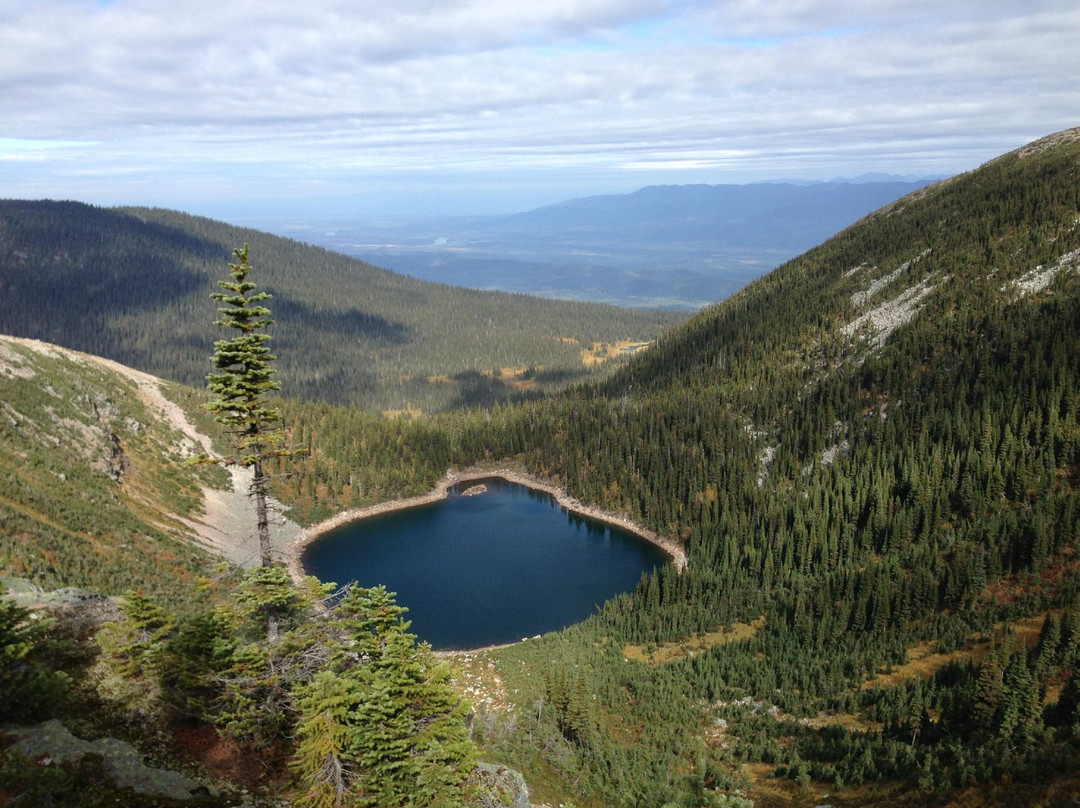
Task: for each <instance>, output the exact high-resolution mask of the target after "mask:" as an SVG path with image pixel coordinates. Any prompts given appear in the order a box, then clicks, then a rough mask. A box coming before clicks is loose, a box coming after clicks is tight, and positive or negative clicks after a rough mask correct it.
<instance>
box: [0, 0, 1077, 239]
mask: <svg viewBox="0 0 1080 808" xmlns="http://www.w3.org/2000/svg"><path fill="white" fill-rule="evenodd" d="M1076 125H1080V2H1077V0H730V1H729V0H711V1H710V2H697V1H696V0H471V1H470V0H378V2H376V1H375V0H303V2H300V0H182V2H178V1H172V2H170V1H168V0H0V197H8V198H11V197H16V198H60V199H79V200H83V201H88V202H94V203H98V204H126V203H133V204H153V205H160V206H163V207H172V208H179V209H182V210H188V211H191V212H196V213H207V214H210V215H216V216H219V217H221V218H230V219H232V220H237V219H241V218H243V216H244V215H245V214H247V213H252V212H255V213H260V214H263V213H266V212H268V211H270V210H274V209H279V208H280V209H281V210H282V211H287V212H289V213H290V214H291V213H292V212H294V211H301V210H305V209H306V210H310V211H323V210H330V209H336V210H340V211H341V212H343V213H346V214H358V215H373V214H377V213H380V212H385V213H404V212H410V211H411V212H416V213H424V214H426V213H433V212H459V213H473V212H502V211H506V212H511V211H517V210H524V209H528V208H531V207H535V206H537V205H540V204H546V203H550V202H554V201H558V200H562V199H568V198H572V197H579V196H586V195H590V194H594V193H621V192H629V191H632V190H635V189H637V188H639V187H641V186H644V185H653V184H661V183H679V184H682V183H742V182H752V181H756V180H763V179H776V178H795V177H797V178H809V179H829V178H832V177H836V176H854V175H858V174H861V173H863V172H869V171H879V172H890V173H895V174H906V175H919V176H928V175H945V174H953V173H957V172H959V171H964V170H968V169H971V168H975V167H976V166H978V165H979V164H981V163H983V162H985V161H986V160H987V159H990V158H991V157H994V156H996V155H998V154H1000V153H1002V152H1004V151H1008V150H1010V149H1013V148H1016V147H1018V146H1020V145H1022V144H1023V143H1026V142H1028V141H1030V140H1033V139H1035V138H1037V137H1040V136H1042V135H1044V134H1049V133H1050V132H1054V131H1058V130H1061V129H1065V128H1069V127H1072V126H1076Z"/></svg>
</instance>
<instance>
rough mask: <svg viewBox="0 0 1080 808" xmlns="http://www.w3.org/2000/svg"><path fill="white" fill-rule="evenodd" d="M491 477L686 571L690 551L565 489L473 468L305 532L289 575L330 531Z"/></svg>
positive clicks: (299, 574) (297, 572) (296, 575)
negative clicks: (645, 545)
mask: <svg viewBox="0 0 1080 808" xmlns="http://www.w3.org/2000/svg"><path fill="white" fill-rule="evenodd" d="M489 477H497V478H499V479H501V480H506V481H507V482H510V483H515V484H517V485H522V486H524V487H526V488H531V489H533V490H534V491H541V492H543V493H545V494H550V495H551V496H553V497H554V498H555V501H556V502H558V503H559V505H560V506H562V507H563V508H566V510H568V511H569V512H570V513H574V514H578V515H579V516H586V517H588V518H590V519H595V520H597V521H598V522H604V523H606V524H609V525H614V526H615V527H619V528H622V529H623V530H626V531H629V532H630V533H633V534H634V535H635V536H639V537H641V538H642V539H645V540H646V541H648V542H650V543H652V544H655V545H656V546H657V547H659V548H660V549H661V550H663V551H664V552H665V553H667V554H668V555H669V556H670V557H671V562H672V563H673V564H674V565H675V569H676V570H677V571H678V572H682V571H683V570H684V569H686V562H687V559H686V551H685V550H684V549H683V548H682V546H681V545H680V544H679V543H678V542H676V541H675V540H674V539H671V538H667V537H665V536H661V535H660V534H659V533H656V532H654V531H652V530H648V529H646V528H644V527H642V526H641V525H639V524H637V523H636V522H634V521H632V520H631V519H629V518H628V517H626V516H624V515H623V514H618V513H611V512H610V511H605V510H602V509H600V508H596V507H594V506H592V505H586V504H585V503H583V502H581V501H579V500H577V499H574V498H573V497H571V496H570V495H569V494H568V493H567V492H566V491H565V490H564V489H562V488H556V487H555V486H553V485H550V484H548V483H546V482H544V481H542V480H538V479H536V478H535V477H530V476H529V475H527V474H522V473H521V472H518V471H513V470H511V469H506V468H498V469H480V468H473V469H465V470H463V471H456V472H455V471H450V472H447V474H446V476H445V477H443V478H442V479H441V480H439V482H438V483H437V484H436V485H435V488H433V489H432V490H431V491H430V492H428V493H427V494H421V495H420V496H417V497H409V498H407V499H395V500H389V501H387V502H380V503H378V504H376V505H369V506H367V507H365V508H351V509H350V510H347V511H342V512H341V513H339V514H337V515H335V516H332V517H330V518H329V519H326V520H324V521H322V522H320V523H319V524H317V525H312V526H311V527H308V528H305V529H304V530H302V531H300V533H299V534H298V535H297V536H296V538H294V539H293V540H292V541H291V542H290V543H289V545H288V547H287V548H286V551H285V560H286V563H287V564H288V567H289V574H290V575H292V577H293V579H294V580H297V581H299V580H300V579H302V578H303V577H304V575H306V573H305V572H304V567H303V564H301V563H300V556H301V555H302V554H303V551H304V548H305V547H307V545H309V544H311V542H313V541H315V540H316V539H317V538H319V537H320V536H322V535H323V534H324V533H326V532H327V531H330V530H333V529H334V528H337V527H341V526H342V525H345V524H348V523H349V522H355V521H357V520H359V519H367V518H369V517H372V516H377V515H378V514H381V513H391V512H392V511H400V510H403V509H405V508H415V507H416V506H418V505H427V504H428V503H431V502H439V501H440V500H443V499H446V498H447V497H448V496H449V495H450V489H451V488H453V487H454V486H455V485H457V484H458V483H464V482H470V481H472V480H483V479H487V478H489Z"/></svg>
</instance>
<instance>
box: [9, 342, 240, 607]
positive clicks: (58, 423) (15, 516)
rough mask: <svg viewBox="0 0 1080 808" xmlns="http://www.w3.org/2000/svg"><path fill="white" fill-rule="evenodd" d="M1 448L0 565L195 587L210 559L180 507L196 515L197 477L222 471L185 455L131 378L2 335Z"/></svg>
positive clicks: (86, 578) (176, 588)
mask: <svg viewBox="0 0 1080 808" xmlns="http://www.w3.org/2000/svg"><path fill="white" fill-rule="evenodd" d="M179 392H180V393H181V394H182V393H183V391H179ZM173 397H174V398H177V397H181V396H178V395H175V394H174V395H173ZM0 446H2V447H3V451H2V452H0V558H2V559H3V567H2V568H0V574H5V575H15V576H19V577H24V578H28V579H30V580H32V581H33V582H34V583H36V584H38V585H40V586H42V587H44V588H46V589H51V588H56V587H60V586H75V587H79V588H84V589H87V590H89V591H92V592H98V593H103V594H109V595H115V594H121V593H123V592H124V591H126V590H128V589H144V590H146V591H147V592H148V593H153V594H155V595H158V596H160V597H161V599H162V600H163V601H165V602H166V603H169V604H172V605H179V604H182V603H184V602H186V601H187V600H189V599H190V598H191V597H192V593H193V590H194V588H195V584H196V580H197V578H198V576H199V575H200V574H201V572H202V571H203V570H204V569H205V567H206V565H207V564H209V563H210V562H211V560H212V559H211V557H210V556H209V554H208V553H206V552H205V551H203V550H201V549H198V548H197V547H196V546H195V545H194V544H193V543H192V540H191V536H190V533H189V531H188V530H187V529H186V528H185V527H184V526H183V524H182V523H181V522H179V521H178V519H177V517H178V516H194V515H198V514H199V513H201V508H202V493H201V491H200V488H199V486H200V483H209V484H213V485H215V486H216V487H223V486H224V485H225V482H226V481H225V475H224V472H222V471H221V470H220V469H217V468H216V467H205V466H204V467H199V468H193V467H190V466H185V465H183V460H184V459H185V457H187V456H189V455H190V454H191V452H192V451H193V450H194V448H195V447H194V446H193V445H192V444H191V441H190V440H187V439H186V438H185V437H184V436H183V435H182V434H181V433H180V432H178V431H177V430H176V429H175V428H174V427H172V426H171V425H170V424H168V423H167V422H166V420H165V419H164V418H163V417H162V416H161V414H160V413H159V412H158V411H157V410H156V409H154V408H152V407H150V406H148V405H147V403H146V402H145V401H144V400H143V399H142V398H141V397H140V395H139V393H138V390H137V386H136V384H135V383H134V382H133V381H131V380H130V379H129V378H127V377H125V376H122V375H120V374H119V373H116V372H114V371H112V370H110V369H107V368H105V367H102V366H101V365H100V364H98V363H97V362H95V361H93V360H92V359H91V358H89V357H84V356H80V355H77V354H73V353H70V352H67V351H59V350H55V349H52V348H50V347H49V346H43V345H37V346H31V345H27V344H25V343H21V342H19V341H16V340H12V339H10V338H7V337H0Z"/></svg>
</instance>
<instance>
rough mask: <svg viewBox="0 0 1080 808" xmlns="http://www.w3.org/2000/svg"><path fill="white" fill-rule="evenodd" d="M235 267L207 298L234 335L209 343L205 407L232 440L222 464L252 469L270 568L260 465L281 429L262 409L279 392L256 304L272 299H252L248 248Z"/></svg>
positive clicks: (271, 412) (262, 554) (262, 312)
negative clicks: (268, 397) (232, 451)
mask: <svg viewBox="0 0 1080 808" xmlns="http://www.w3.org/2000/svg"><path fill="white" fill-rule="evenodd" d="M233 256H234V257H235V258H236V260H237V262H236V263H235V264H229V270H230V271H231V275H232V280H230V281H218V286H220V287H221V288H222V289H223V290H224V291H222V292H214V293H213V294H211V295H210V297H212V298H213V299H214V300H216V301H218V302H219V303H221V304H222V305H221V307H220V308H218V311H219V312H220V313H221V319H220V320H215V321H214V325H218V326H221V327H222V328H231V329H234V330H235V331H236V332H237V333H236V335H235V336H233V337H231V338H230V339H223V340H218V341H216V342H215V343H214V355H213V356H212V357H211V360H212V361H213V364H214V368H215V370H217V371H218V372H217V373H211V374H209V375H208V376H207V377H206V378H207V386H208V387H209V389H210V392H211V393H213V394H214V396H215V397H214V399H213V400H212V401H211V402H210V403H209V404H207V408H208V409H209V410H210V411H211V412H213V413H214V414H215V417H216V419H217V420H218V421H219V422H221V423H223V424H225V425H226V426H227V427H228V428H229V430H230V431H231V432H232V433H233V435H234V437H235V440H236V456H235V457H232V458H228V459H227V460H226V463H233V464H239V465H241V466H244V467H245V468H250V469H251V470H252V474H253V477H252V481H251V493H252V495H253V496H254V497H255V509H256V515H257V530H258V534H259V558H260V562H261V564H262V566H264V567H269V566H270V565H271V563H272V559H271V557H270V526H269V518H268V512H267V503H266V499H267V483H268V478H267V476H266V473H265V470H264V463H265V462H266V461H267V460H269V459H270V458H271V457H276V456H278V455H280V454H281V453H280V452H279V451H277V447H278V446H279V444H280V443H281V441H282V438H283V433H282V430H281V429H280V428H279V427H277V425H278V424H279V423H280V421H281V413H280V411H279V410H278V409H277V408H275V407H269V406H267V404H266V401H265V398H266V395H267V394H268V393H269V392H271V391H273V390H278V389H280V388H281V383H280V382H278V381H275V380H274V379H273V378H272V377H273V375H274V372H275V371H274V369H273V368H272V367H271V362H273V361H274V360H275V359H276V358H277V357H275V356H274V355H273V354H272V353H270V348H269V347H267V345H266V343H267V342H268V341H269V339H270V335H269V334H267V333H266V332H265V329H266V328H267V327H268V326H270V325H272V324H273V322H274V321H273V320H271V319H270V309H268V308H266V307H265V306H263V305H261V304H262V302H263V301H264V300H269V299H270V297H271V295H269V294H267V293H266V292H258V293H254V294H252V293H253V292H254V291H255V289H256V284H255V282H254V281H251V280H249V279H248V275H249V274H250V273H251V269H252V267H251V264H250V263H248V245H247V244H245V245H244V246H243V247H240V248H238V249H236V250H233Z"/></svg>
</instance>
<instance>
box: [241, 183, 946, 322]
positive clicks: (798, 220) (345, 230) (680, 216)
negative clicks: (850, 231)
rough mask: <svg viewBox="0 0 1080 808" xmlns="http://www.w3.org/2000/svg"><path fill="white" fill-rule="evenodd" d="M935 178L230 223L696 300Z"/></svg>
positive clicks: (502, 280)
mask: <svg viewBox="0 0 1080 808" xmlns="http://www.w3.org/2000/svg"><path fill="white" fill-rule="evenodd" d="M930 182H932V180H931V179H914V178H909V177H895V176H892V175H883V174H874V175H866V176H861V177H856V178H853V179H837V180H834V181H832V182H813V181H799V180H788V181H776V182H770V183H756V184H750V185H665V186H649V187H646V188H641V189H640V190H638V191H635V192H634V193H630V194H605V195H598V196H588V197H583V198H579V199H571V200H567V201H564V202H560V203H557V204H554V205H546V206H543V207H539V208H536V209H533V210H530V211H525V212H521V213H515V214H512V215H501V216H494V215H492V216H445V215H444V216H438V217H435V216H431V217H422V216H417V217H383V218H381V219H372V218H363V217H355V218H350V217H348V216H343V215H340V214H339V215H337V216H335V215H333V214H332V213H323V214H322V215H319V214H318V213H315V214H311V213H309V214H307V215H304V214H303V213H301V212H298V213H297V214H295V215H293V216H287V215H286V216H282V215H277V216H274V215H265V216H258V215H256V216H250V217H244V218H242V219H239V220H235V221H234V222H233V223H235V224H243V225H248V226H253V227H257V228H259V229H263V230H268V231H270V232H273V233H276V234H278V235H282V236H288V237H290V238H294V239H297V240H300V241H305V242H308V243H311V244H315V245H318V246H322V247H326V248H328V249H333V250H336V251H338V252H342V253H345V254H346V255H350V256H353V257H355V258H361V259H363V260H365V261H368V262H370V263H372V264H375V265H377V266H381V267H384V268H386V269H391V270H394V271H395V272H400V273H403V274H406V275H410V276H412V277H415V278H419V279H421V280H428V281H435V282H439V283H447V284H452V285H455V286H464V287H469V288H475V289H488V290H501V291H508V292H520V293H524V294H531V295H538V296H542V297H550V298H560V299H567V300H585V301H591V302H598V303H613V304H616V305H622V306H633V307H649V308H669V309H679V310H694V309H698V308H701V307H702V306H705V305H708V304H710V303H715V302H717V301H719V300H722V299H723V298H725V297H728V296H730V295H731V294H733V293H734V292H736V291H738V290H739V289H741V288H742V287H743V286H745V285H746V284H747V283H749V282H750V281H752V280H754V279H755V278H759V277H761V276H762V275H764V274H765V273H767V272H768V271H770V270H772V269H774V268H775V267H777V266H779V265H780V264H782V263H783V262H785V261H787V260H789V259H791V258H794V257H795V256H796V255H799V254H800V253H802V252H804V251H805V250H808V249H810V248H811V247H812V246H814V245H816V244H819V243H820V242H822V241H824V240H825V239H827V238H829V237H830V236H832V235H834V234H835V233H837V232H838V231H840V230H842V229H843V228H844V227H847V226H848V225H850V224H853V223H854V222H856V221H857V220H859V219H860V218H862V217H863V216H865V215H867V214H868V213H870V212H872V211H874V210H876V209H878V208H880V207H881V206H883V205H886V204H889V203H890V202H893V201H894V200H896V199H899V198H900V197H902V196H904V195H905V194H908V193H910V192H911V191H914V190H917V189H919V188H922V187H924V186H926V185H927V184H929V183H930Z"/></svg>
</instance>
